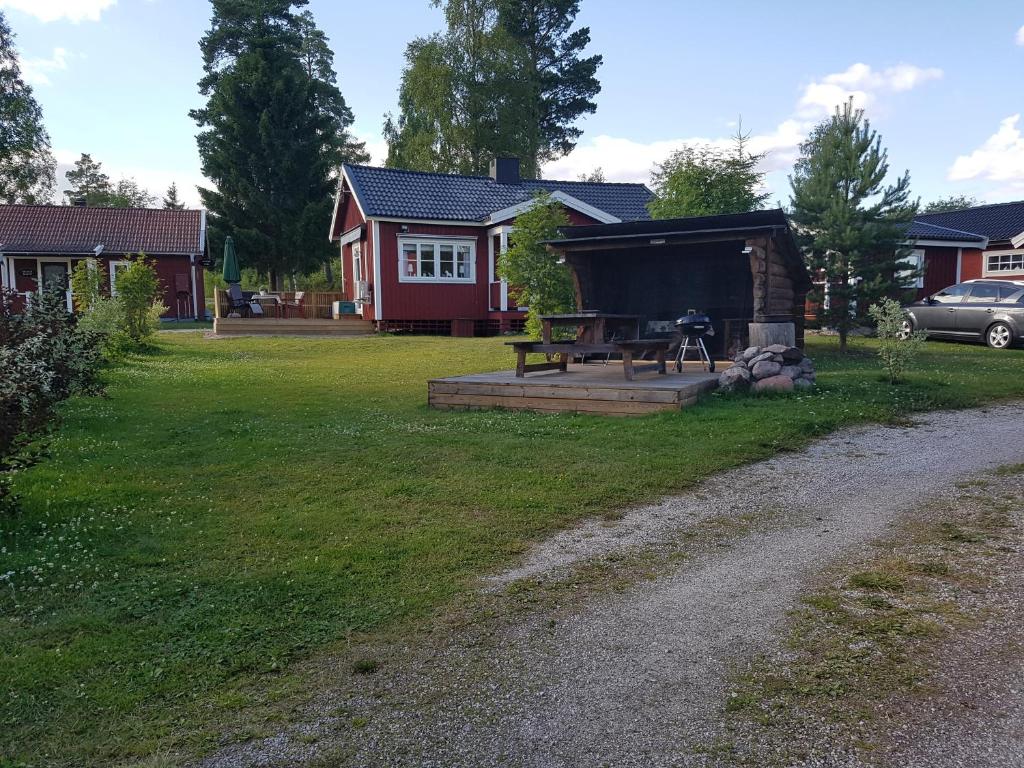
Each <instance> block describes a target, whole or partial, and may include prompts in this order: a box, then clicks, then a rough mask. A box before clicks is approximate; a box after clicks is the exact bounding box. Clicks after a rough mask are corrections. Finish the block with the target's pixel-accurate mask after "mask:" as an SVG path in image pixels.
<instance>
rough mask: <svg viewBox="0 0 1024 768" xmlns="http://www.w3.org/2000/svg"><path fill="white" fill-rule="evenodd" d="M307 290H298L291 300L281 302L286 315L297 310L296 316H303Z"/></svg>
mask: <svg viewBox="0 0 1024 768" xmlns="http://www.w3.org/2000/svg"><path fill="white" fill-rule="evenodd" d="M305 298H306V292H305V291H296V292H295V295H294V297H293V298H292V300H291V301H286V302H283V303H282V304H281V308H282V309H283V310H284V316H285V317H288V316H289V315H290V314H291V311H292V310H293V309H294V310H295V315H296V317H301V316H302V308H303V306H304V305H305Z"/></svg>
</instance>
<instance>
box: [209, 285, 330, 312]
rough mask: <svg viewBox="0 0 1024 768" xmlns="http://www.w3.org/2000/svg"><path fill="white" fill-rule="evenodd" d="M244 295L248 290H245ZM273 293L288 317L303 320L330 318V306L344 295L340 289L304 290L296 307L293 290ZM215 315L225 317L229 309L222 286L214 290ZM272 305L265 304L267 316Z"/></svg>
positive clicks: (229, 304) (229, 303)
mask: <svg viewBox="0 0 1024 768" xmlns="http://www.w3.org/2000/svg"><path fill="white" fill-rule="evenodd" d="M244 293H245V294H246V295H248V294H249V293H250V292H249V291H245V292H244ZM274 295H276V296H280V297H281V298H282V299H283V300H284V301H285V302H286V303H287V304H289V305H292V306H289V307H288V314H287V316H288V317H294V318H302V319H304V320H330V319H331V317H332V316H333V314H332V308H333V304H334V302H336V301H344V300H345V295H344V294H343V293H342V292H341V291H305V292H303V295H302V301H301V303H300V304H299V305H298V306H297V307H296V306H294V303H295V292H294V291H276V292H274ZM214 297H215V299H214V302H215V312H214V316H215V317H227V316H228V313H229V311H230V309H229V307H230V306H231V302H230V301H228V294H227V291H225V290H224V289H222V288H218V289H217V290H216V291H215V292H214ZM271 307H272V305H269V304H268V305H267V306H266V307H265V309H264V311H265V312H266V313H267V314H266V316H267V317H274V314H273V312H272V311H271Z"/></svg>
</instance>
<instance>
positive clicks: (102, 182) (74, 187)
mask: <svg viewBox="0 0 1024 768" xmlns="http://www.w3.org/2000/svg"><path fill="white" fill-rule="evenodd" d="M64 178H65V179H66V180H67V183H68V189H66V190H65V191H64V196H65V197H66V198H67V200H68V202H69V203H72V204H74V203H76V202H78V201H79V200H84V201H85V204H86V205H88V206H97V205H108V204H109V203H110V198H111V195H113V193H114V187H113V186H112V185H111V183H110V177H109V176H107V174H105V173H104V172H103V165H102V164H101V163H99V162H97V161H95V160H93V159H92V155H90V154H87V153H85V152H83V153H82V156H81V157H79V158H78V159H77V160H76V161H75V164H74V166H72V168H71V170H70V171H68V172H67V173H65V174H64Z"/></svg>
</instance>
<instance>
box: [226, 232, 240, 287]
mask: <svg viewBox="0 0 1024 768" xmlns="http://www.w3.org/2000/svg"><path fill="white" fill-rule="evenodd" d="M222 274H223V275H224V282H225V283H228V284H231V283H240V282H242V272H241V270H239V269H238V254H237V253H235V239H234V238H233V237H231V236H230V235H228V239H227V240H225V241H224V271H223V273H222Z"/></svg>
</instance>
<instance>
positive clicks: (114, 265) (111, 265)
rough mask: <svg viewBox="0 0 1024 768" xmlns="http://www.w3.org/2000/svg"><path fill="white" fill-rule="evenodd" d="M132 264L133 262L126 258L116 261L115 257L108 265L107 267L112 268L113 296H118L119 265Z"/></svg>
mask: <svg viewBox="0 0 1024 768" xmlns="http://www.w3.org/2000/svg"><path fill="white" fill-rule="evenodd" d="M130 264H131V262H130V261H128V260H126V259H119V260H118V261H114V260H113V259H111V261H110V263H109V264H108V265H107V269H109V270H110V295H111V296H117V267H119V266H122V265H123V266H126V267H127V266H129V265H130Z"/></svg>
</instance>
